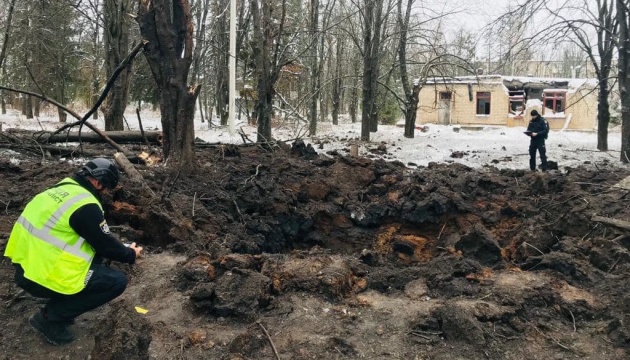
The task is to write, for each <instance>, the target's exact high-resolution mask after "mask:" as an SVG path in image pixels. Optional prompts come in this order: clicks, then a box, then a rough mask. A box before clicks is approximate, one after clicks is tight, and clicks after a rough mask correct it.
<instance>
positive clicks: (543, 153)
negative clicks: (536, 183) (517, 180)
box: [529, 139, 547, 171]
mask: <svg viewBox="0 0 630 360" xmlns="http://www.w3.org/2000/svg"><path fill="white" fill-rule="evenodd" d="M536 151H538V153H540V162H541V168H542V170H543V171H547V148H545V139H541V140H538V139H532V141H531V142H530V143H529V168H530V169H532V170H536Z"/></svg>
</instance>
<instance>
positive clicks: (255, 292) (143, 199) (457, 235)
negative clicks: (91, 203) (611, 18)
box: [0, 144, 630, 360]
mask: <svg viewBox="0 0 630 360" xmlns="http://www.w3.org/2000/svg"><path fill="white" fill-rule="evenodd" d="M197 158H198V165H197V166H196V171H194V172H183V171H182V172H178V171H174V170H171V169H169V168H167V167H164V166H162V165H154V166H147V165H137V166H136V167H137V169H138V170H139V171H140V173H141V174H142V175H143V177H144V181H145V184H144V185H143V186H141V185H138V184H129V183H127V184H125V186H123V187H121V188H119V189H118V190H117V191H116V192H115V193H114V194H113V195H112V197H111V198H108V199H107V201H106V212H107V215H108V218H109V223H110V227H111V228H112V229H114V231H116V232H117V233H118V234H119V235H120V236H121V237H123V238H125V239H126V240H128V241H135V242H137V243H139V244H142V245H144V246H145V249H146V254H145V256H144V257H143V258H141V259H140V260H139V261H138V263H137V264H136V265H134V266H127V265H121V264H116V263H113V264H112V265H111V266H116V267H119V268H121V269H123V270H124V271H126V272H127V273H128V275H129V278H130V284H129V287H128V289H127V291H126V292H125V293H124V294H123V295H122V296H121V297H120V298H119V299H117V300H115V301H114V302H112V303H111V304H108V305H106V306H104V307H102V308H100V309H98V310H96V311H93V312H90V313H88V314H85V315H83V316H81V317H80V318H78V319H77V323H76V324H75V325H74V327H73V329H74V331H75V332H76V333H77V335H78V340H77V341H76V342H74V343H72V344H70V345H67V346H63V347H54V346H51V345H48V344H46V343H45V342H44V341H43V339H42V338H41V337H39V336H38V334H36V333H35V332H34V330H32V329H31V328H30V327H29V325H28V321H27V319H28V317H29V316H30V314H31V313H33V312H34V311H35V310H36V309H37V308H38V307H39V306H41V300H40V299H35V298H32V297H30V296H28V295H27V294H21V293H19V291H18V290H19V289H17V288H16V287H15V285H14V284H13V282H12V276H13V274H12V267H11V264H10V262H9V261H8V260H7V259H6V258H5V259H4V260H2V262H1V263H0V268H1V271H0V298H1V300H2V304H1V306H0V323H2V324H3V326H1V327H0V339H1V341H0V358H4V359H30V360H37V359H88V358H90V359H359V358H361V359H577V358H579V359H597V360H599V359H624V358H628V357H630V352H629V350H628V348H629V346H630V318H629V317H628V314H630V295H629V293H628V289H629V288H630V276H629V275H630V251H629V249H630V237H626V236H625V234H626V231H627V230H624V229H622V228H617V227H614V226H612V225H609V224H607V223H603V222H597V221H593V216H594V215H598V216H602V217H607V218H614V219H619V220H626V219H628V218H629V216H628V215H629V214H630V209H629V208H628V201H627V197H628V194H629V191H628V190H625V189H623V188H619V187H614V185H615V184H617V183H618V182H619V181H620V180H622V179H624V178H625V177H626V176H628V175H630V171H629V169H628V168H627V167H622V166H620V165H616V164H613V163H605V162H604V163H589V164H584V165H583V166H579V167H576V168H569V169H568V168H563V169H562V170H561V171H551V172H548V173H540V172H535V173H533V172H529V171H525V170H498V169H497V168H495V167H492V166H488V167H484V168H481V169H472V168H468V167H465V166H462V165H458V164H448V165H447V164H439V163H435V164H431V165H429V166H428V167H426V168H418V169H409V168H406V167H405V166H404V165H403V164H401V163H397V162H387V161H383V160H372V159H366V158H356V157H349V156H343V155H340V154H338V153H331V154H320V155H318V154H316V153H315V152H314V151H313V150H312V149H311V148H310V147H306V146H303V144H294V146H293V147H291V148H289V147H277V148H272V149H262V148H259V147H253V146H250V147H236V146H223V147H209V148H204V149H198V150H197ZM75 169H76V166H75V165H70V164H68V163H67V162H64V161H59V160H52V159H50V160H46V161H44V162H42V161H41V159H39V158H24V159H22V161H21V162H19V164H17V163H16V162H11V161H9V159H8V157H4V156H3V157H0V201H1V203H2V206H0V250H2V251H4V245H5V244H6V241H7V238H8V235H9V233H10V231H11V228H12V225H13V222H14V221H15V220H16V219H17V217H18V216H19V213H20V212H21V210H22V209H23V207H24V205H25V204H26V202H28V200H29V199H30V198H31V197H32V196H33V195H35V194H36V193H37V192H39V191H41V190H42V189H44V188H45V187H47V186H49V185H51V184H53V183H54V182H56V181H58V179H60V178H62V177H64V176H66V175H68V174H71V173H72V172H73V171H74V170H75ZM137 308H138V309H140V310H142V309H145V310H148V312H146V313H144V314H142V313H140V312H138V311H136V309H137Z"/></svg>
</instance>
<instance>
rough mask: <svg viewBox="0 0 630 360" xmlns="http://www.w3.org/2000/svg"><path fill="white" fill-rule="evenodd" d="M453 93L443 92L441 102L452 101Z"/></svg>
mask: <svg viewBox="0 0 630 360" xmlns="http://www.w3.org/2000/svg"><path fill="white" fill-rule="evenodd" d="M452 96H453V95H452V93H451V92H450V91H441V92H440V100H451V97H452Z"/></svg>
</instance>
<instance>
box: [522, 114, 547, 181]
mask: <svg viewBox="0 0 630 360" xmlns="http://www.w3.org/2000/svg"><path fill="white" fill-rule="evenodd" d="M530 115H531V116H532V119H531V120H530V121H529V125H528V126H527V131H526V132H525V133H526V134H527V135H528V136H529V137H530V138H531V141H530V143H529V168H530V169H531V170H532V171H536V151H538V152H539V153H540V162H541V166H540V167H541V168H542V171H547V149H546V148H545V140H546V139H547V136H548V135H549V123H548V122H547V120H546V119H545V118H544V117H542V116H540V114H538V111H536V109H534V110H532V111H531V113H530Z"/></svg>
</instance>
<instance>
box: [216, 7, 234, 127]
mask: <svg viewBox="0 0 630 360" xmlns="http://www.w3.org/2000/svg"><path fill="white" fill-rule="evenodd" d="M226 8H229V1H226V0H216V1H215V12H216V13H221V12H223V11H224V9H226ZM215 21H216V23H215V25H214V26H215V28H216V31H214V36H213V39H214V41H213V45H214V48H215V49H217V51H216V52H215V54H216V55H215V61H216V64H215V71H216V75H215V76H216V81H215V84H216V87H215V90H214V94H215V99H214V102H215V110H216V113H217V115H218V116H219V120H220V124H221V125H224V126H225V125H227V124H228V120H229V117H230V112H229V102H230V89H229V81H230V78H229V66H228V63H229V53H230V40H229V37H228V35H229V31H228V30H229V26H228V23H229V21H228V16H221V17H219V18H217V19H216V20H215Z"/></svg>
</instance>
